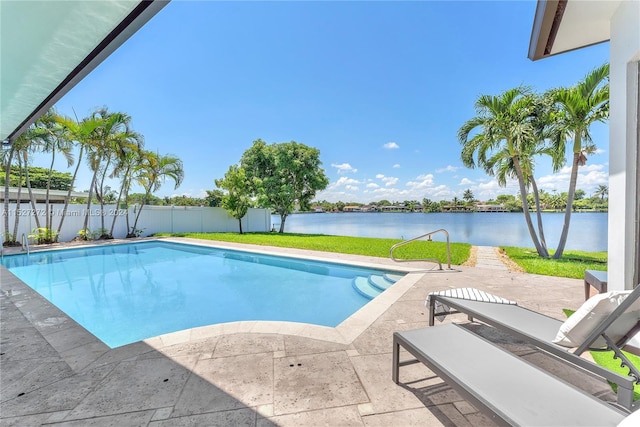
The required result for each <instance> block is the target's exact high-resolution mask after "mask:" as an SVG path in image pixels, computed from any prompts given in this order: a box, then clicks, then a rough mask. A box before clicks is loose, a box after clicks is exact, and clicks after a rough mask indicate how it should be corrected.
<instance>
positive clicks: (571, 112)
mask: <svg viewBox="0 0 640 427" xmlns="http://www.w3.org/2000/svg"><path fill="white" fill-rule="evenodd" d="M551 97H552V99H553V100H554V102H555V105H556V107H557V108H558V113H557V114H555V119H554V121H553V123H551V128H552V130H553V131H554V133H555V138H554V142H555V144H556V148H557V150H558V153H561V154H562V155H563V156H564V153H565V152H566V144H567V141H568V140H570V139H571V138H573V147H572V152H573V160H572V162H571V177H570V179H569V191H568V193H567V207H566V209H565V216H564V225H563V227H562V233H561V235H560V241H559V243H558V248H557V249H556V252H555V254H554V255H553V258H555V259H558V258H561V257H562V253H563V251H564V247H565V244H566V242H567V236H568V234H569V223H570V221H571V211H572V209H573V200H574V196H575V192H576V183H577V181H578V168H579V167H580V166H583V165H584V164H585V163H586V161H587V157H586V155H587V154H593V153H594V152H595V149H596V147H595V144H594V143H593V141H592V139H591V134H590V133H589V128H590V127H591V125H592V124H593V123H595V122H605V121H606V120H607V119H608V117H609V64H604V65H602V66H600V67H598V68H596V69H595V70H593V71H591V72H590V73H589V74H588V75H587V76H586V77H585V78H584V80H582V81H580V82H578V84H577V85H575V86H573V87H570V88H560V89H554V90H552V91H551Z"/></svg>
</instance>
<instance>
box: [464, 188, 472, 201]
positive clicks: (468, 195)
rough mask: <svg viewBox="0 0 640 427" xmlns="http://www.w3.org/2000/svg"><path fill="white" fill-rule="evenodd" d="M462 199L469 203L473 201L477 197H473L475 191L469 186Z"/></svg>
mask: <svg viewBox="0 0 640 427" xmlns="http://www.w3.org/2000/svg"><path fill="white" fill-rule="evenodd" d="M462 199H463V200H464V201H465V202H467V203H471V202H473V201H474V199H475V197H473V191H471V189H470V188H467V189H466V190H464V193H463V194H462Z"/></svg>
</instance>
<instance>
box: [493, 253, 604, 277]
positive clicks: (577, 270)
mask: <svg viewBox="0 0 640 427" xmlns="http://www.w3.org/2000/svg"><path fill="white" fill-rule="evenodd" d="M500 248H501V249H502V250H504V251H505V252H506V254H507V255H508V256H509V258H511V260H512V261H513V262H515V263H516V264H518V265H519V266H520V267H522V268H523V269H524V271H526V272H527V273H532V274H543V275H545V276H556V277H570V278H573V279H584V271H585V270H606V269H607V252H583V251H564V253H563V254H562V258H561V259H545V258H540V257H539V256H538V253H537V252H536V251H535V249H531V248H517V247H513V246H501V247H500Z"/></svg>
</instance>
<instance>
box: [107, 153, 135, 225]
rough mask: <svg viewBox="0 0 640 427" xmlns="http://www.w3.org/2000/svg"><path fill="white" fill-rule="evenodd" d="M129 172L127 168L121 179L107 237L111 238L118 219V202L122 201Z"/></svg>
mask: <svg viewBox="0 0 640 427" xmlns="http://www.w3.org/2000/svg"><path fill="white" fill-rule="evenodd" d="M130 170H131V168H130V167H128V166H127V169H126V170H125V172H124V175H123V177H122V185H121V186H120V192H119V193H118V199H117V200H116V211H115V213H114V215H113V221H111V229H110V230H109V236H111V237H113V229H114V228H115V226H116V219H117V218H118V215H117V213H118V211H119V209H120V200H122V195H123V194H124V189H125V188H126V185H127V180H128V179H129V171H130ZM128 230H129V228H128V227H127V232H128Z"/></svg>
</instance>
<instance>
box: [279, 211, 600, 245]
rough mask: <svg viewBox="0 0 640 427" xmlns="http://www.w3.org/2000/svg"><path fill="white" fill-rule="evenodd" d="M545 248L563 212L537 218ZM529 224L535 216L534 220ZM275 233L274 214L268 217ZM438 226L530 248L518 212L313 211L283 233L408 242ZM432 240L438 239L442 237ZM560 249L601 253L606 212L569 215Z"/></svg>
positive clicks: (292, 218)
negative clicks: (563, 241) (566, 229)
mask: <svg viewBox="0 0 640 427" xmlns="http://www.w3.org/2000/svg"><path fill="white" fill-rule="evenodd" d="M542 218H543V223H544V232H545V237H546V241H547V246H548V247H549V248H550V249H555V248H556V247H557V246H558V240H559V239H560V233H561V232H562V225H563V222H564V214H563V213H544V214H543V215H542ZM534 223H535V218H534ZM272 224H274V226H275V228H276V229H278V227H279V225H280V216H278V215H273V216H272ZM441 228H444V229H445V230H447V231H448V232H449V235H450V240H451V242H466V243H471V244H473V245H483V246H484V245H486V246H521V247H533V242H532V240H531V236H530V235H529V231H528V229H527V225H526V223H525V220H524V215H523V214H522V213H506V212H491V213H477V212H476V213H374V212H367V213H358V212H344V213H313V214H293V215H289V216H288V217H287V220H286V222H285V231H286V232H290V233H309V234H330V235H338V236H358V237H386V238H394V239H410V238H413V237H417V236H419V235H421V234H425V233H428V232H430V231H434V230H438V229H441ZM434 240H439V241H441V240H444V237H443V234H437V235H434ZM565 249H573V250H584V251H606V250H607V214H606V213H595V212H575V213H573V214H572V215H571V226H570V228H569V236H568V238H567V244H566V247H565Z"/></svg>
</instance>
